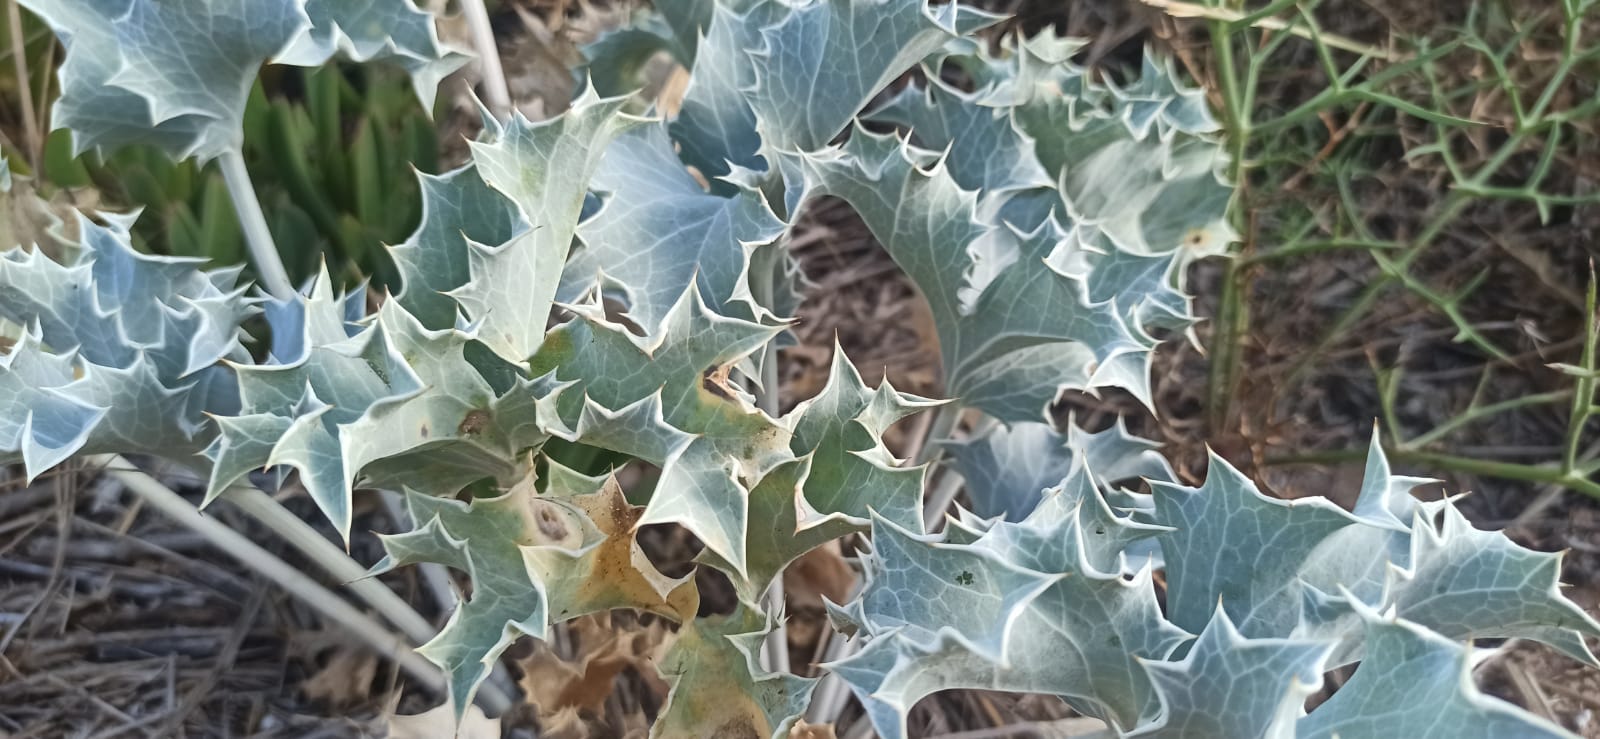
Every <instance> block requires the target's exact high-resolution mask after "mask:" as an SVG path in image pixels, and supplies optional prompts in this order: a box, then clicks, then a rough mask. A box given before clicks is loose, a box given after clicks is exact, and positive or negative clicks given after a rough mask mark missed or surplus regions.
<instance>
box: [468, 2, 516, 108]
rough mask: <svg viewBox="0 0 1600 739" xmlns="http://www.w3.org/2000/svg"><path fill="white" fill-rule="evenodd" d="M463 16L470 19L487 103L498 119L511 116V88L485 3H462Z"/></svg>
mask: <svg viewBox="0 0 1600 739" xmlns="http://www.w3.org/2000/svg"><path fill="white" fill-rule="evenodd" d="M461 14H462V15H464V16H466V17H467V31H468V32H469V33H471V34H472V50H473V51H475V52H477V54H478V70H479V74H481V75H482V76H483V97H484V98H485V100H484V103H486V104H487V105H488V106H489V111H490V112H491V113H494V115H495V117H496V118H499V119H501V120H504V119H505V118H506V117H507V116H509V115H511V88H510V87H509V86H508V85H506V71H505V67H503V66H502V65H501V64H500V47H499V46H497V45H496V44H495V41H494V26H492V25H490V23H489V11H488V9H487V8H485V7H484V5H483V0H461Z"/></svg>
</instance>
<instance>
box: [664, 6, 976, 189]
mask: <svg viewBox="0 0 1600 739" xmlns="http://www.w3.org/2000/svg"><path fill="white" fill-rule="evenodd" d="M707 5H712V4H711V3H694V4H693V7H692V9H691V8H684V9H675V10H676V11H677V12H669V13H668V19H669V22H674V23H676V24H677V25H678V26H689V25H690V24H694V25H700V26H701V27H704V28H705V29H706V30H705V36H704V38H702V39H701V41H700V43H699V44H698V47H697V49H696V51H695V55H694V60H693V67H692V69H691V78H690V84H689V88H688V90H687V91H686V92H685V95H684V101H683V108H682V110H681V112H680V113H679V116H678V118H677V119H676V120H675V121H674V123H673V129H672V130H673V136H674V138H676V139H677V140H678V141H680V142H681V143H682V145H683V152H684V157H685V159H686V161H688V162H689V163H690V164H693V165H695V166H696V167H698V168H700V170H701V171H702V172H704V173H705V174H706V175H707V176H715V177H720V176H722V175H726V174H728V173H729V172H730V167H729V165H730V164H731V165H732V166H733V167H738V168H744V169H749V170H758V171H759V170H766V169H768V168H769V166H768V161H767V159H766V158H765V157H764V156H763V155H764V154H771V153H776V152H800V151H812V150H815V149H818V148H820V147H822V146H824V145H826V144H827V143H828V142H829V141H830V140H832V139H833V137H834V136H835V135H837V134H838V133H839V132H841V131H843V130H844V129H845V128H846V127H847V126H848V125H849V124H850V120H851V119H852V118H854V117H855V115H856V114H857V113H858V112H860V110H861V109H862V107H864V106H865V105H866V104H867V102H868V101H869V100H871V99H872V97H873V95H875V94H876V93H877V92H878V91H879V90H881V89H882V88H883V87H884V86H885V85H887V84H888V83H889V82H891V81H893V80H894V79H895V78H896V77H898V76H900V75H901V74H902V73H904V72H905V71H906V70H907V69H910V68H911V67H912V66H914V65H915V64H916V63H917V62H918V61H920V60H921V59H922V58H923V57H924V56H926V55H927V54H929V53H930V52H933V51H934V50H936V49H938V48H939V47H940V46H941V45H942V44H944V43H945V41H947V40H949V39H951V38H955V37H957V36H959V35H962V34H966V33H970V32H972V31H975V30H977V29H979V28H982V27H984V26H986V25H988V24H990V23H993V22H994V21H995V20H997V18H995V17H993V16H989V15H987V14H984V13H981V12H977V11H974V10H972V9H971V8H968V7H966V6H962V5H959V4H957V3H949V4H944V5H939V6H937V7H930V6H929V4H928V3H927V2H926V0H906V1H905V2H900V1H899V0H808V1H807V2H799V3H787V2H778V1H777V0H761V1H757V2H738V3H728V4H726V5H724V4H720V3H718V4H715V7H712V8H709V10H710V13H709V15H708V14H706V12H705V11H706V10H707V8H706V6H707ZM675 27H677V26H675ZM686 30H687V29H685V31H686ZM685 31H680V33H682V32H685Z"/></svg>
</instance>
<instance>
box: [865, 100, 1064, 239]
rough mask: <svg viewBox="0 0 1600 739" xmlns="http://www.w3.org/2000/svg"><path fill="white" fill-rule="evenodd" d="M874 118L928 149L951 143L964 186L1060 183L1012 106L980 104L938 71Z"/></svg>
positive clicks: (998, 189)
mask: <svg viewBox="0 0 1600 739" xmlns="http://www.w3.org/2000/svg"><path fill="white" fill-rule="evenodd" d="M869 118H870V119H871V120H874V121H883V122H887V123H894V124H896V125H900V126H903V127H905V128H906V129H907V130H908V131H910V135H911V141H912V142H913V143H915V144H916V145H917V146H920V147H922V148H924V149H929V150H932V151H944V150H946V149H948V150H949V152H950V153H949V155H948V156H947V157H946V159H945V166H947V167H949V168H950V176H951V178H953V179H954V180H955V181H956V184H957V185H960V186H961V188H962V189H965V190H981V191H983V192H987V193H1008V192H1013V191H1018V190H1033V189H1054V187H1055V185H1056V178H1055V176H1054V175H1052V174H1050V173H1049V172H1046V171H1045V169H1044V166H1043V165H1041V164H1040V163H1039V159H1038V156H1037V155H1035V154H1034V150H1033V137H1031V136H1029V135H1028V134H1027V133H1024V132H1023V131H1022V129H1021V128H1019V127H1018V126H1017V122H1016V119H1015V117H1014V113H1013V110H1012V109H1009V108H999V107H992V106H986V105H980V104H979V103H978V102H977V101H976V100H975V99H974V98H973V96H972V95H971V94H969V93H965V92H962V91H960V90H958V89H956V88H954V87H952V86H950V85H949V84H947V83H945V82H944V81H943V80H940V79H939V78H938V77H929V78H928V79H927V81H926V82H925V83H923V84H922V85H920V86H919V85H911V86H909V87H907V88H906V89H904V90H902V91H901V92H900V94H898V95H896V96H894V97H893V98H891V99H890V100H889V102H887V103H885V104H884V105H883V106H882V107H879V108H877V109H875V110H873V111H872V114H871V116H869ZM1028 225H1031V224H1028Z"/></svg>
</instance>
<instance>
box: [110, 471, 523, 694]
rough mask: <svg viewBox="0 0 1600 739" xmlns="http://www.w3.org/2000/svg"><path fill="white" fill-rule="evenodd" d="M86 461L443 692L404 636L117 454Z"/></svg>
mask: <svg viewBox="0 0 1600 739" xmlns="http://www.w3.org/2000/svg"><path fill="white" fill-rule="evenodd" d="M87 461H88V463H89V464H91V465H94V466H97V467H100V468H101V469H103V470H104V472H105V474H106V475H109V476H110V477H112V478H114V479H116V480H117V481H118V482H120V483H122V484H123V486H125V487H126V488H127V489H128V490H129V491H130V492H132V493H134V494H135V495H137V496H139V498H140V499H142V500H143V501H144V502H145V503H147V504H149V505H150V506H151V507H153V508H155V509H156V510H158V511H161V513H163V514H164V515H166V516H167V517H169V518H171V519H173V520H174V521H177V522H178V523H180V524H182V525H183V526H184V527H186V528H188V529H189V530H191V531H194V532H195V533H197V534H200V535H201V536H203V537H205V538H206V540H207V541H209V542H211V543H212V544H214V545H216V546H217V548H219V549H222V550H223V551H225V552H227V553H228V554H229V555H231V556H232V557H234V558H235V559H237V560H239V562H240V563H241V564H244V565H245V566H247V567H249V568H251V569H253V570H255V571H256V572H258V573H260V574H261V575H262V576H264V577H266V578H267V579H268V580H271V581H272V582H273V583H275V584H276V585H278V587H281V588H283V589H284V591H285V592H288V593H289V594H290V595H293V596H295V597H296V598H299V599H300V600H301V601H303V602H305V604H306V605H308V606H310V607H311V608H312V609H314V610H316V611H317V612H318V613H320V614H322V615H323V616H324V617H325V618H327V619H328V620H329V621H330V622H331V623H333V624H335V625H337V626H339V627H341V628H343V629H345V630H346V631H348V632H349V633H350V636H351V637H353V638H354V639H355V640H356V641H358V642H361V643H363V644H365V645H366V646H368V647H369V648H371V649H372V650H373V651H374V652H376V653H378V654H380V655H383V656H384V657H387V658H389V659H392V660H394V661H395V662H396V663H397V664H398V665H399V666H400V669H402V670H404V671H405V672H406V674H408V675H410V676H411V677H412V678H413V679H415V680H416V681H417V682H419V683H421V684H423V685H425V686H427V687H428V688H429V689H430V690H433V691H435V692H439V693H444V692H445V679H444V674H443V673H442V672H440V671H439V668H438V667H437V666H435V665H434V664H433V663H432V662H429V661H428V660H427V659H425V658H423V656H422V655H420V654H417V653H416V651H415V650H414V649H413V647H412V645H411V644H410V642H409V641H408V640H407V639H406V638H405V637H403V636H401V635H399V634H395V633H394V632H391V631H389V630H388V629H387V628H385V627H384V626H383V624H380V623H378V622H377V621H376V620H374V619H372V618H371V617H369V616H367V615H366V614H364V613H362V612H360V611H358V610H356V608H355V607H354V606H352V605H350V604H349V603H347V602H346V601H345V600H344V599H343V598H340V597H339V596H337V595H335V594H334V593H333V592H331V591H329V590H328V589H327V588H324V587H322V586H321V585H319V584H317V583H316V582H315V581H313V580H312V579H311V578H309V577H306V576H305V575H304V574H302V573H300V572H299V571H298V570H296V569H295V568H293V567H290V566H289V565H288V564H285V563H284V562H283V560H281V559H278V558H277V557H275V556H273V554H272V553H271V552H268V551H267V550H265V549H262V548H261V547H260V546H258V545H256V543H255V542H252V541H250V540H249V539H246V538H245V537H244V536H243V535H241V534H239V533H238V532H236V531H234V530H233V529H230V528H228V527H227V526H224V525H223V524H222V523H220V522H218V521H217V520H216V519H213V518H207V517H206V516H203V515H201V514H200V512H199V511H197V510H195V508H194V506H192V505H190V504H189V501H187V500H184V498H183V497H182V496H180V495H178V494H177V493H174V492H172V490H170V489H168V488H167V486H166V485H163V484H161V482H160V481H158V480H156V479H155V478H153V477H151V476H149V475H147V474H145V473H144V472H141V471H140V470H138V469H137V468H135V467H134V466H133V464H132V463H131V462H129V461H128V460H126V459H124V458H123V457H122V456H120V455H116V454H102V455H96V456H91V457H88V458H87ZM480 696H481V697H482V698H483V703H484V705H485V708H486V709H489V710H491V711H494V712H497V713H498V712H501V711H503V710H505V709H506V708H508V707H509V702H508V701H505V700H504V696H498V697H499V698H500V704H499V705H490V704H492V703H495V702H496V701H495V700H494V697H492V696H482V694H481V693H480Z"/></svg>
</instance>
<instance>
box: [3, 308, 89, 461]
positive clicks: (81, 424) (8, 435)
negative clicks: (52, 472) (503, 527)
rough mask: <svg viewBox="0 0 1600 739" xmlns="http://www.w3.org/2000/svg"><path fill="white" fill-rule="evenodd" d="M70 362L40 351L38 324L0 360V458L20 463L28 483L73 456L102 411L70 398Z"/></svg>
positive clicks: (68, 357)
mask: <svg viewBox="0 0 1600 739" xmlns="http://www.w3.org/2000/svg"><path fill="white" fill-rule="evenodd" d="M73 364H74V357H73V356H72V355H71V354H53V353H50V352H47V351H44V350H43V349H42V348H41V347H40V346H39V332H38V328H37V325H35V326H34V327H31V328H27V329H24V330H23V331H22V333H21V335H20V336H19V337H18V338H17V340H16V341H15V343H13V344H12V345H11V346H10V347H9V348H8V350H7V353H6V354H4V355H0V459H6V460H8V461H13V460H21V461H22V464H23V467H24V469H25V471H26V472H27V475H28V479H30V480H32V479H33V478H35V477H37V476H38V475H39V473H41V472H43V471H45V470H47V469H50V468H51V467H54V466H56V465H58V464H60V463H62V462H64V461H66V459H67V458H68V457H71V456H72V455H73V454H74V453H76V452H77V451H78V449H80V448H82V446H83V443H84V442H85V441H86V440H87V439H88V437H89V433H90V432H91V431H93V430H94V427H95V425H96V424H97V423H99V422H100V419H101V418H103V417H105V414H106V410H107V409H106V408H101V407H97V406H94V405H92V404H90V403H89V402H88V401H86V400H84V399H82V398H78V397H74V395H75V394H74V393H72V392H71V390H70V386H71V385H72V383H73V380H74V379H75V378H74V372H73V369H74V368H73Z"/></svg>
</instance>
